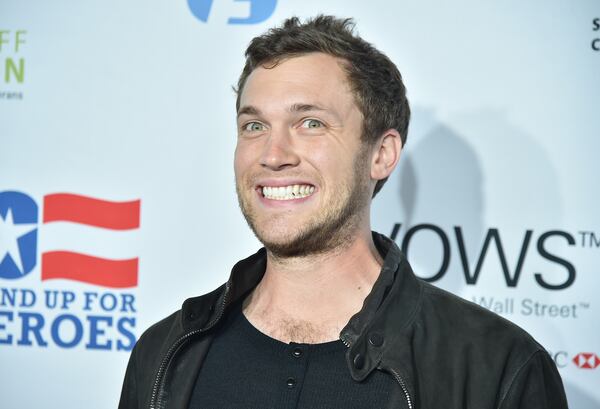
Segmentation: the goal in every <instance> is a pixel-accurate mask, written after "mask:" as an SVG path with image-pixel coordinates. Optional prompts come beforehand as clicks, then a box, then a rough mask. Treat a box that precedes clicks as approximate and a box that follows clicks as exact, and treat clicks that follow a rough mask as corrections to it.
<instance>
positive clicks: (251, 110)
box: [237, 105, 260, 118]
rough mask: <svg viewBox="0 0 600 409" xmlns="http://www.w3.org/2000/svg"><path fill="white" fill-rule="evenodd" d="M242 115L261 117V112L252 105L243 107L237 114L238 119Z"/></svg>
mask: <svg viewBox="0 0 600 409" xmlns="http://www.w3.org/2000/svg"><path fill="white" fill-rule="evenodd" d="M242 115H260V110H259V109H258V108H255V107H253V106H252V105H246V106H243V107H241V108H240V109H239V111H238V113H237V117H238V118H239V117H240V116H242Z"/></svg>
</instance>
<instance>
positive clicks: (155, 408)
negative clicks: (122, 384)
mask: <svg viewBox="0 0 600 409" xmlns="http://www.w3.org/2000/svg"><path fill="white" fill-rule="evenodd" d="M230 286H231V285H230V283H229V281H228V282H227V284H225V294H224V295H223V301H222V302H221V312H220V313H219V315H218V316H217V317H215V319H214V320H212V321H211V322H210V323H209V324H208V325H207V326H205V327H204V328H202V329H197V330H194V331H191V332H188V333H187V334H184V335H182V336H181V337H180V338H179V339H177V341H175V342H174V343H173V345H171V347H170V348H169V350H168V351H167V353H166V355H165V357H164V358H163V360H162V362H161V363H160V366H159V367H158V372H157V373H156V378H155V379H154V386H153V387H152V396H151V398H150V409H160V408H162V402H161V401H160V400H159V399H158V389H159V387H160V386H161V384H162V382H163V379H164V376H165V371H166V370H167V366H168V365H169V362H170V361H171V359H172V358H173V355H174V354H175V352H176V351H177V350H178V349H179V347H180V346H181V345H182V344H183V343H184V342H185V341H187V340H188V339H189V338H190V337H192V336H194V335H197V334H200V333H202V332H205V331H208V330H209V329H211V328H212V327H213V326H214V325H215V324H216V323H217V322H218V321H219V320H220V319H221V317H222V316H223V312H224V310H225V304H226V303H227V296H228V295H229V288H230Z"/></svg>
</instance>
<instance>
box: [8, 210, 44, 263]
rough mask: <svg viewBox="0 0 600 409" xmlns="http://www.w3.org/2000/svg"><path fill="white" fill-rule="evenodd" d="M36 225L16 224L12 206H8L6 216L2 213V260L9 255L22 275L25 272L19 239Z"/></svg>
mask: <svg viewBox="0 0 600 409" xmlns="http://www.w3.org/2000/svg"><path fill="white" fill-rule="evenodd" d="M36 227H37V225H36V224H35V223H18V224H15V223H14V221H13V215H12V209H11V208H8V211H7V212H6V217H4V218H2V215H0V262H2V260H4V257H6V256H7V255H8V256H9V257H10V258H12V260H13V261H14V262H15V264H16V265H17V268H18V269H19V272H20V273H21V275H23V274H24V269H23V260H21V253H20V252H19V243H18V242H17V240H18V239H19V238H20V237H22V236H24V235H25V234H27V233H29V232H30V231H32V230H33V229H35V228H36Z"/></svg>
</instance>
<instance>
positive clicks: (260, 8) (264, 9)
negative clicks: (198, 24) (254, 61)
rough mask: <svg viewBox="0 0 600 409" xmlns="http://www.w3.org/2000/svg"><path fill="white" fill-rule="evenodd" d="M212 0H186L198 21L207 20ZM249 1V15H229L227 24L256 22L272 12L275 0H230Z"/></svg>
mask: <svg viewBox="0 0 600 409" xmlns="http://www.w3.org/2000/svg"><path fill="white" fill-rule="evenodd" d="M213 1H214V0H187V2H188V6H189V8H190V10H191V12H192V14H193V15H194V16H195V17H196V18H197V19H198V20H200V21H204V22H205V23H206V22H207V21H208V16H209V15H210V10H211V8H212V5H213ZM231 1H238V2H242V1H243V2H249V3H250V15H249V16H248V17H245V18H239V17H229V19H228V20H227V24H258V23H261V22H263V21H265V20H266V19H268V18H269V17H271V15H272V14H273V12H274V11H275V6H276V5H277V0H231Z"/></svg>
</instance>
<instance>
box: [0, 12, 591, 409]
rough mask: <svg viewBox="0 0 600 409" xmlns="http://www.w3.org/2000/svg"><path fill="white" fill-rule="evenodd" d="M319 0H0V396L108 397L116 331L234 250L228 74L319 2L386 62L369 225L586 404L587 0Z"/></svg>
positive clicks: (8, 399)
mask: <svg viewBox="0 0 600 409" xmlns="http://www.w3.org/2000/svg"><path fill="white" fill-rule="evenodd" d="M322 3H323V2H318V1H307V0H302V1H300V0H290V1H282V0H279V1H276V0H262V1H261V0H252V1H250V0H248V1H244V0H241V1H234V0H214V1H198V0H190V2H189V4H188V2H186V1H185V0H178V1H162V2H159V1H155V2H146V1H140V0H136V1H128V2H119V1H115V0H112V1H95V2H67V1H62V2H61V1H53V2H47V1H41V0H40V1H34V0H27V1H16V0H14V1H11V0H0V192H1V193H0V216H1V217H0V262H1V263H3V264H0V407H2V408H37V407H42V406H44V407H57V408H58V407H60V408H64V409H67V408H73V409H74V408H81V407H85V408H90V409H94V408H98V409H99V408H110V407H116V404H117V401H118V396H119V392H120V387H121V381H122V377H123V374H124V370H125V366H126V362H127V359H128V350H129V349H130V348H131V346H132V343H133V341H134V339H135V338H137V337H138V336H139V335H140V334H141V333H142V331H143V330H144V329H145V328H146V327H148V326H149V325H150V324H152V323H153V322H155V321H157V320H159V319H160V318H162V317H164V316H165V315H167V314H169V313H170V312H172V311H173V310H175V309H177V308H179V306H180V305H181V303H182V301H183V300H184V299H185V298H187V297H190V296H195V295H198V294H201V293H204V292H206V291H209V290H211V289H213V288H214V287H216V286H217V285H219V284H220V283H222V282H223V281H224V280H226V278H227V276H228V273H229V269H230V268H231V266H232V265H233V263H234V262H235V261H236V260H238V259H240V258H243V257H245V256H246V255H248V254H249V253H251V252H253V251H255V250H256V248H257V247H258V245H259V244H258V243H257V241H256V240H255V239H254V237H253V236H252V234H251V232H250V231H249V230H248V228H247V227H246V225H245V222H244V220H243V218H242V216H241V214H240V213H239V210H238V207H237V201H236V198H235V190H234V181H233V171H232V157H233V149H234V146H235V139H236V136H235V134H236V132H235V118H234V115H235V108H234V103H235V95H234V93H233V91H232V90H231V86H232V85H233V84H235V83H236V80H237V77H238V75H239V72H240V70H241V68H242V65H243V51H244V49H245V47H246V45H247V43H248V42H249V41H250V39H251V38H252V37H253V36H255V35H257V34H259V33H262V32H263V31H265V30H266V29H267V28H268V27H271V26H273V25H275V24H279V23H280V22H281V21H282V20H283V19H284V18H286V17H288V16H290V15H293V14H296V15H299V16H311V15H314V14H316V13H318V12H322V13H330V14H335V15H339V16H348V17H354V18H355V19H356V21H357V26H358V31H359V33H360V34H361V35H362V36H363V37H364V38H365V39H367V40H369V41H371V42H373V43H374V44H375V45H376V46H377V47H378V48H380V49H381V50H383V51H384V52H385V53H386V54H388V55H389V56H390V57H391V58H392V60H393V61H395V62H396V63H397V65H398V67H399V68H400V71H401V72H402V73H403V76H404V79H405V82H406V84H407V88H408V94H409V99H410V102H411V106H412V109H413V120H412V123H411V127H410V131H409V135H408V144H407V146H406V150H405V152H404V154H403V158H402V161H401V165H400V166H399V169H397V171H396V172H395V174H394V175H393V176H392V177H391V178H390V180H389V182H388V184H387V185H386V186H385V187H384V189H383V191H382V192H381V193H380V195H379V196H378V198H377V199H376V200H375V202H374V206H373V224H374V227H375V229H376V230H379V231H380V232H383V233H385V234H388V235H393V236H394V237H395V240H396V241H397V242H398V244H400V245H403V246H404V248H405V249H406V250H407V253H408V256H409V259H410V261H411V262H412V264H413V266H414V268H415V270H416V272H417V273H418V274H419V275H420V276H422V277H425V278H436V279H437V280H436V283H437V284H438V285H440V286H442V287H444V288H447V289H449V290H451V291H453V292H455V293H457V294H459V295H461V296H463V297H465V298H467V299H469V300H474V301H476V302H478V303H480V304H484V305H486V306H487V307H488V308H491V309H493V310H495V311H496V312H498V313H501V314H502V315H504V316H505V317H507V318H508V319H510V320H512V321H514V322H516V323H517V324H519V325H521V326H522V327H524V328H525V329H527V330H528V331H529V332H531V333H532V334H533V335H534V337H536V339H538V340H539V341H540V342H541V343H542V344H543V345H544V346H545V347H546V348H547V349H548V350H549V351H550V352H551V353H552V354H553V356H554V358H555V360H556V363H557V365H558V366H559V368H560V372H561V374H562V376H563V380H564V382H565V385H566V388H567V394H568V397H569V400H570V406H571V407H573V408H581V409H587V408H597V407H600V390H599V389H598V385H599V384H600V383H599V381H600V367H599V368H595V367H596V366H597V365H598V364H599V363H600V358H598V356H599V355H600V330H599V329H598V319H599V317H600V305H599V302H598V298H597V296H596V293H597V292H598V290H599V289H600V278H599V275H598V273H599V271H598V265H599V263H598V262H599V261H600V247H599V245H600V213H598V211H597V203H598V201H599V200H600V186H599V184H598V182H597V177H596V168H597V160H596V157H597V155H599V154H600V138H599V136H600V135H598V130H600V115H599V114H598V106H600V93H599V92H598V90H600V51H596V50H595V49H594V47H596V48H600V40H599V41H597V42H596V43H593V41H594V40H595V39H596V38H600V31H599V30H598V28H600V20H598V19H600V7H598V3H597V2H596V1H593V0H589V1H583V0H582V1H577V2H573V1H568V0H560V1H555V2H546V1H541V0H537V1H529V2H521V1H516V0H511V1H504V2H494V1H483V2H482V1H475V0H473V1H468V0H454V1H452V2H442V1H437V2H435V1H419V2H416V1H397V2H387V1H383V0H374V1H369V2H347V1H343V0H332V1H328V2H327V6H323V4H322ZM248 16H250V17H248ZM15 192H19V193H15ZM57 193H69V194H74V195H78V196H86V197H91V198H95V199H98V200H103V201H109V202H132V201H137V200H139V201H140V208H139V212H138V213H136V212H135V211H133V213H131V212H129V213H128V212H126V211H124V210H123V207H122V206H117V205H114V204H110V203H108V204H106V203H105V206H107V207H102V203H100V202H98V201H97V200H93V201H90V202H89V203H88V202H86V203H87V204H86V205H85V206H83V207H81V206H79V204H78V203H80V202H77V198H74V197H72V196H71V197H70V198H69V200H70V201H68V203H70V205H69V206H71V205H72V207H69V206H66V207H64V206H63V207H64V208H65V209H67V210H65V211H64V212H63V213H64V214H54V213H53V210H52V209H53V208H54V207H53V202H52V200H53V199H52V198H53V197H55V196H54V194H57ZM61 203H62V202H61ZM98 206H100V207H98ZM59 207H60V206H59ZM63 207H61V208H63ZM68 209H71V210H68ZM73 209H75V210H73ZM77 209H84V210H82V211H79V213H82V212H83V214H79V213H78V211H77ZM99 209H100V210H99ZM106 209H109V210H110V212H114V213H115V214H116V215H117V216H115V217H122V218H124V220H125V222H124V223H125V225H115V224H112V225H111V224H110V222H108V223H109V225H106V224H104V225H103V223H104V222H103V221H102V220H100V219H102V217H100V216H98V215H101V214H103V213H104V210H106ZM36 210H37V211H36ZM86 212H89V214H92V215H96V216H93V217H92V216H89V215H88V214H87V213H86ZM59 213H60V212H59ZM117 224H118V223H117ZM409 232H410V233H409ZM392 233H393V234H392ZM486 237H489V239H490V241H489V243H488V244H489V246H487V247H484V242H485V241H486ZM596 242H599V243H596ZM498 244H499V245H498ZM484 248H485V250H483V249H484ZM57 251H62V252H68V253H69V254H70V256H69V257H75V258H77V255H81V254H83V255H86V257H89V258H90V259H91V258H92V257H93V260H96V261H97V260H99V259H102V260H106V259H109V260H130V261H131V263H129V264H128V265H127V266H128V267H127V266H125V265H124V264H123V263H117V264H118V265H117V264H111V263H109V262H99V263H100V264H94V263H95V262H94V263H92V264H94V265H99V266H100V267H98V268H99V270H98V274H97V275H96V276H95V277H105V275H107V274H108V275H110V274H109V273H111V272H113V273H115V274H117V275H118V274H119V271H121V270H120V269H121V268H123V269H124V270H127V274H129V277H133V278H132V279H133V280H134V281H129V282H128V283H126V285H125V287H124V288H117V287H110V286H107V285H106V283H112V284H111V285H115V284H114V282H112V281H110V279H108V281H102V280H104V278H102V279H97V278H94V280H96V281H97V280H100V281H102V282H101V283H98V282H95V283H90V282H85V281H83V282H82V281H74V280H72V279H65V278H49V277H51V276H52V273H57V274H62V275H63V276H64V275H65V274H67V272H68V271H71V270H73V269H75V270H77V269H78V268H79V269H80V268H81V266H82V265H85V263H84V264H81V263H83V262H82V261H81V260H79V259H75V261H73V260H74V259H73V258H67V261H64V259H61V260H63V261H60V260H59V261H58V262H56V259H55V260H54V264H53V260H51V258H52V257H54V256H56V254H57ZM461 253H462V255H463V258H464V259H465V262H464V263H463V261H462V258H461ZM73 254H75V255H74V256H73ZM9 256H10V257H9ZM480 256H481V263H480V266H479V267H480V268H479V274H476V272H475V270H476V266H477V264H478V260H479V259H480ZM520 256H521V263H518V260H519V258H520ZM59 258H60V257H59ZM502 259H505V264H506V265H505V266H504V267H503V264H502ZM78 260H79V261H78ZM136 260H137V261H136ZM56 263H58V264H56ZM78 263H79V264H78ZM132 263H133V264H132ZM136 263H137V264H136ZM519 264H520V269H517V266H518V265H519ZM56 265H58V267H56ZM73 266H75V267H73ZM57 269H58V270H57ZM61 269H62V270H61ZM536 273H537V275H536ZM505 274H506V276H505ZM536 277H537V279H536ZM79 279H81V277H79ZM136 279H137V280H136ZM88 281H89V278H88ZM121 285H123V284H121ZM552 286H554V287H561V288H554V289H550V288H548V287H552ZM54 296H56V297H57V299H56V301H57V302H58V303H56V304H55V303H53V300H54V298H53V297H54Z"/></svg>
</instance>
